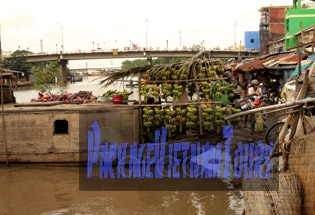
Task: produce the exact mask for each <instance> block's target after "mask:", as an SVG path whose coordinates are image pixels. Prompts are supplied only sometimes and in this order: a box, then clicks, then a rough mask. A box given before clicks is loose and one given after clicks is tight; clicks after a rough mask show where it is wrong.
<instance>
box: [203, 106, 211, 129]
mask: <svg viewBox="0 0 315 215" xmlns="http://www.w3.org/2000/svg"><path fill="white" fill-rule="evenodd" d="M201 110H202V114H201V116H202V125H203V127H204V128H205V129H206V130H207V131H210V130H211V128H212V122H213V113H212V108H210V107H208V105H206V104H201Z"/></svg>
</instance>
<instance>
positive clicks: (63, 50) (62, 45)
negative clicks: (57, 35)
mask: <svg viewBox="0 0 315 215" xmlns="http://www.w3.org/2000/svg"><path fill="white" fill-rule="evenodd" d="M57 24H58V25H59V26H60V29H61V48H62V53H64V52H65V49H64V44H63V29H62V26H61V25H60V24H59V22H58V23H57Z"/></svg>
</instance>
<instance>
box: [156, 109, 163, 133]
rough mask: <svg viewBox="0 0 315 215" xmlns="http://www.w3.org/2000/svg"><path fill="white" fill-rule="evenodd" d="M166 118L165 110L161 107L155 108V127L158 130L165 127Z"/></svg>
mask: <svg viewBox="0 0 315 215" xmlns="http://www.w3.org/2000/svg"><path fill="white" fill-rule="evenodd" d="M164 117H165V111H164V109H161V108H159V107H155V108H154V125H155V127H156V128H157V129H160V128H161V126H162V125H163V122H164Z"/></svg>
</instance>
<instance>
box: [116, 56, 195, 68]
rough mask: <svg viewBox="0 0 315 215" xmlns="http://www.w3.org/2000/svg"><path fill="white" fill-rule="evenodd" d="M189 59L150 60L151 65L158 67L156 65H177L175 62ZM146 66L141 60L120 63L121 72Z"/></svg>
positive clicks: (163, 58) (165, 58)
mask: <svg viewBox="0 0 315 215" xmlns="http://www.w3.org/2000/svg"><path fill="white" fill-rule="evenodd" d="M187 59H189V58H173V57H159V58H156V59H153V60H152V65H153V66H154V65H158V64H169V63H177V62H182V61H185V60H187ZM145 65H148V62H147V60H146V59H145V60H143V59H136V60H134V61H130V60H125V61H123V62H122V66H121V68H122V69H123V70H125V69H130V68H135V67H142V66H145Z"/></svg>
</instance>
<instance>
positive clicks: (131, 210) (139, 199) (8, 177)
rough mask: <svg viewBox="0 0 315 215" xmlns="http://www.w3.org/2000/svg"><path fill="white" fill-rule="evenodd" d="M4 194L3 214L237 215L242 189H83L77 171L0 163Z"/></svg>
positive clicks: (0, 209)
mask: <svg viewBox="0 0 315 215" xmlns="http://www.w3.org/2000/svg"><path fill="white" fill-rule="evenodd" d="M210 183H215V184H216V186H225V187H226V186H229V185H228V184H226V183H224V182H223V181H220V180H218V179H217V180H215V179H211V180H210ZM0 193H1V195H0V215H15V214H16V215H20V214H21V215H22V214H23V215H28V214H29V215H32V214H41V215H70V214H71V215H72V214H75V215H83V214H84V215H85V214H91V215H93V214H106V215H107V214H109V215H111V214H117V215H123V214H196V215H204V214H215V215H221V214H228V215H233V214H235V215H236V214H241V211H242V204H243V201H242V198H241V193H240V192H238V191H185V192H184V191H180V192H179V191H79V171H78V168H77V167H71V166H70V167H69V166H68V167H56V166H42V165H37V166H36V165H32V166H30V165H27V164H20V165H16V164H12V165H10V167H9V168H8V167H6V165H5V164H1V166H0Z"/></svg>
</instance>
